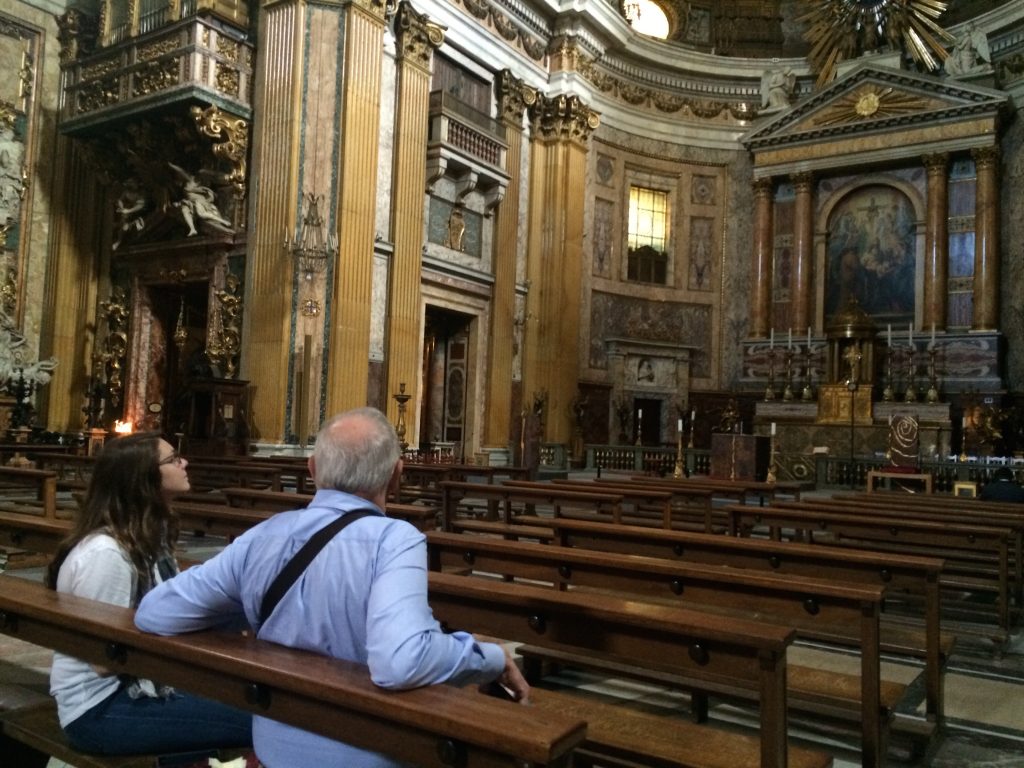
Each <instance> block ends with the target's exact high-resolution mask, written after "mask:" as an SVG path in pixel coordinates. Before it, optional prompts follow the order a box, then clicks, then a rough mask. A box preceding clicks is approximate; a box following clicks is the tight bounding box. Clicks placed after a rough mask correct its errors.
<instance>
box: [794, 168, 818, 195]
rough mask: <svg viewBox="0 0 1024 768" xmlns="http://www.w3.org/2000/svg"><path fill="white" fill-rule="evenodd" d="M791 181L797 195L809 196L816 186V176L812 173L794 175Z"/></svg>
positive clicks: (804, 172)
mask: <svg viewBox="0 0 1024 768" xmlns="http://www.w3.org/2000/svg"><path fill="white" fill-rule="evenodd" d="M789 180H790V181H791V182H793V186H794V187H795V188H796V193H797V194H807V193H808V192H810V191H811V188H812V185H813V184H814V174H813V173H811V172H810V171H802V172H800V173H794V174H792V175H791V176H790V177H789Z"/></svg>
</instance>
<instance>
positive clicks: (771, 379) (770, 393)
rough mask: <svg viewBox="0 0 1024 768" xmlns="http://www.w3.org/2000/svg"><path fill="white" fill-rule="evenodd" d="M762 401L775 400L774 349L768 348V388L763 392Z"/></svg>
mask: <svg viewBox="0 0 1024 768" xmlns="http://www.w3.org/2000/svg"><path fill="white" fill-rule="evenodd" d="M764 399H765V400H774V399H775V347H769V348H768V388H767V389H765V391H764Z"/></svg>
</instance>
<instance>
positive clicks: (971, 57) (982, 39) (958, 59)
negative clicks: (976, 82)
mask: <svg viewBox="0 0 1024 768" xmlns="http://www.w3.org/2000/svg"><path fill="white" fill-rule="evenodd" d="M991 62H992V52H991V50H990V49H989V47H988V36H987V35H986V34H985V31H984V30H982V29H978V28H976V27H975V26H974V24H971V23H969V24H968V25H967V28H966V29H965V30H964V33H963V35H961V36H960V39H959V40H957V41H956V45H954V46H953V50H952V51H950V52H949V56H948V57H947V58H946V63H945V65H944V69H945V70H946V74H947V75H950V76H951V77H962V76H964V75H974V74H978V73H980V72H986V71H988V70H989V69H990V64H991Z"/></svg>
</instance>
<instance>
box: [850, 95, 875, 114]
mask: <svg viewBox="0 0 1024 768" xmlns="http://www.w3.org/2000/svg"><path fill="white" fill-rule="evenodd" d="M879 105H880V102H879V100H878V94H877V93H874V92H868V93H864V94H862V95H861V97H860V98H859V99H857V104H856V106H855V107H854V109H855V111H856V112H857V114H858V115H860V116H861V117H871V116H872V115H873V114H875V112H877V111H878V107H879Z"/></svg>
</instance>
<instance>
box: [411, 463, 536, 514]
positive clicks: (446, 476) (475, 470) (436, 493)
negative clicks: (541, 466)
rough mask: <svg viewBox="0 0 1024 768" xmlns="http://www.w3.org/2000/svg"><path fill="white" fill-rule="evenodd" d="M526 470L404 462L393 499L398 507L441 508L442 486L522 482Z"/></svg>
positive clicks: (512, 467) (482, 465) (476, 465)
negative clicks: (504, 480) (476, 479)
mask: <svg viewBox="0 0 1024 768" xmlns="http://www.w3.org/2000/svg"><path fill="white" fill-rule="evenodd" d="M527 472H528V470H527V469H526V467H514V466H506V467H497V466H490V465H486V464H455V463H418V462H410V461H406V462H403V465H402V478H401V483H400V484H399V489H398V493H397V494H396V498H395V499H394V500H395V501H397V502H401V503H416V502H426V503H427V504H429V505H431V506H439V505H440V504H441V497H442V493H441V483H443V482H449V481H451V482H469V480H470V478H472V477H479V478H482V479H483V480H484V482H485V483H490V484H493V483H495V482H497V481H498V480H499V479H502V478H508V479H511V480H516V479H525V478H526V476H527Z"/></svg>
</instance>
